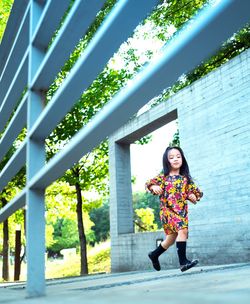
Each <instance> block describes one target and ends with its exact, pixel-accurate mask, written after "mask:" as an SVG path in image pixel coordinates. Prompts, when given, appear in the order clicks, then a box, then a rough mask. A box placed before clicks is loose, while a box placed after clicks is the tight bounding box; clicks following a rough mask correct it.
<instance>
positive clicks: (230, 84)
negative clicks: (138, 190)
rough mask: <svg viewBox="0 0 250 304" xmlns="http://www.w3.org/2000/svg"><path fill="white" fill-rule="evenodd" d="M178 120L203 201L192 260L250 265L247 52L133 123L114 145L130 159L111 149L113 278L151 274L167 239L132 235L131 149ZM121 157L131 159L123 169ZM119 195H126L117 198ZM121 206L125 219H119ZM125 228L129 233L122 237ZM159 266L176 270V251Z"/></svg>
mask: <svg viewBox="0 0 250 304" xmlns="http://www.w3.org/2000/svg"><path fill="white" fill-rule="evenodd" d="M176 117H178V122H179V130H180V141H181V147H182V148H183V150H184V152H185V156H186V158H187V160H188V163H189V166H190V169H191V174H192V175H193V177H194V178H195V179H196V180H197V181H198V184H199V185H200V187H201V188H202V190H203V191H204V194H205V195H204V198H203V199H202V201H201V202H200V203H199V204H197V205H196V206H194V205H191V204H190V208H189V210H190V212H189V219H190V226H189V240H188V253H189V255H190V256H191V257H197V258H199V259H200V263H201V265H213V264H227V263H235V262H246V261H249V260H250V234H249V232H248V227H249V224H250V201H249V189H250V177H249V176H250V152H249V151H250V140H249V139H250V124H249V117H250V50H247V51H245V52H244V53H242V54H241V55H239V56H238V57H236V58H234V59H232V60H231V61H229V62H227V63H226V64H224V65H223V66H222V67H220V68H218V69H217V70H216V71H214V72H211V73H210V74H208V75H207V76H205V77H203V78H202V79H200V80H198V81H196V82H195V83H193V84H192V85H191V86H189V87H187V88H185V89H183V90H182V91H180V92H178V93H177V94H175V95H174V96H173V97H172V98H170V99H168V100H166V102H164V103H162V104H160V105H159V106H157V107H155V108H153V109H151V110H149V111H148V112H147V113H144V114H142V115H141V116H139V117H137V118H135V119H133V120H131V121H130V122H129V123H128V124H126V125H125V126H123V127H122V128H121V129H119V130H118V131H117V132H116V133H115V134H113V136H112V137H110V147H114V145H118V146H119V145H121V146H122V145H124V144H125V145H126V147H127V148H126V151H125V150H124V149H122V151H121V152H119V149H118V155H117V150H116V156H115V153H114V149H113V148H110V164H111V168H110V171H111V172H113V173H111V175H110V182H111V202H110V203H111V205H110V208H111V246H112V249H111V252H112V257H111V258H112V271H126V270H138V269H148V268H149V267H150V263H149V261H148V258H147V252H148V251H149V250H151V249H152V248H154V247H155V240H156V238H159V237H163V236H164V235H163V233H162V232H156V233H151V232H148V233H136V234H134V233H132V232H133V231H131V229H132V228H131V227H132V226H131V224H132V216H131V192H130V191H131V190H130V189H131V184H130V167H129V166H130V162H129V160H128V159H129V148H128V147H129V144H130V143H132V142H133V141H135V140H136V139H139V138H140V137H142V136H144V135H145V134H147V133H150V132H152V131H154V130H155V129H157V128H159V127H161V126H162V125H164V124H167V123H168V122H170V121H171V120H173V119H175V118H176ZM119 153H123V155H122V154H119ZM124 153H125V154H124ZM119 155H120V156H119ZM125 155H126V156H125ZM121 156H122V157H123V159H125V160H126V159H127V160H126V163H125V164H123V165H121V163H120V160H119V157H120V159H121ZM115 157H116V158H115ZM115 159H116V160H115ZM123 161H124V160H123ZM145 161H146V160H145ZM119 167H122V171H121V170H119V169H118V168H119ZM121 172H122V173H121ZM120 174H122V178H120V177H119V176H120ZM118 179H120V180H118ZM117 187H118V188H119V192H120V191H121V192H122V193H123V194H119V193H118V191H117V189H118V188H117ZM123 190H124V191H123ZM126 192H127V193H128V196H127V197H126V195H125V196H124V193H126ZM128 198H129V200H128ZM121 206H123V209H122V211H121V212H122V215H120V216H117V210H119V208H121ZM124 206H125V207H124ZM115 210H116V212H114V211H115ZM126 213H127V216H126ZM124 225H125V228H124ZM120 226H121V227H123V229H122V230H121V231H120V232H119V229H118V228H117V227H120ZM161 263H162V266H163V267H164V268H172V267H177V266H178V263H177V257H176V252H175V248H174V247H172V248H171V249H170V250H169V251H168V252H167V253H165V254H164V255H163V256H162V257H161Z"/></svg>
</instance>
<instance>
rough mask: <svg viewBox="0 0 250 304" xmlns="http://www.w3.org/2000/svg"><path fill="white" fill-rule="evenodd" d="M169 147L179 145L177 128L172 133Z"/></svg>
mask: <svg viewBox="0 0 250 304" xmlns="http://www.w3.org/2000/svg"><path fill="white" fill-rule="evenodd" d="M169 146H170V147H180V136H179V129H178V130H177V131H176V132H175V133H174V136H173V139H172V141H171V142H170V143H169Z"/></svg>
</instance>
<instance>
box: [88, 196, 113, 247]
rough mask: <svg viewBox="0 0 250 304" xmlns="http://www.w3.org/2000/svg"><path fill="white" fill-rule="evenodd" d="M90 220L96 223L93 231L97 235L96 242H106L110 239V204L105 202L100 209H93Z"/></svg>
mask: <svg viewBox="0 0 250 304" xmlns="http://www.w3.org/2000/svg"><path fill="white" fill-rule="evenodd" d="M89 216H90V220H91V221H93V222H94V223H95V226H94V227H93V228H92V230H93V231H94V233H95V242H97V243H99V242H101V241H106V240H107V239H108V238H109V235H110V233H109V231H110V222H109V202H108V200H103V204H102V206H101V207H99V208H93V209H92V210H91V211H90V214H89Z"/></svg>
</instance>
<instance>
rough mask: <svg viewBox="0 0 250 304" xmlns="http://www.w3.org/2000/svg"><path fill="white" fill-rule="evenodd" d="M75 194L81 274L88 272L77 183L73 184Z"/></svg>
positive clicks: (80, 201) (80, 197) (79, 192)
mask: <svg viewBox="0 0 250 304" xmlns="http://www.w3.org/2000/svg"><path fill="white" fill-rule="evenodd" d="M75 188H76V194H77V207H76V212H77V224H78V234H79V241H80V255H81V275H85V274H88V262H87V242H86V236H85V232H84V225H83V218H82V194H81V187H80V185H79V184H78V183H76V184H75Z"/></svg>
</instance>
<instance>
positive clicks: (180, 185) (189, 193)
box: [146, 147, 203, 271]
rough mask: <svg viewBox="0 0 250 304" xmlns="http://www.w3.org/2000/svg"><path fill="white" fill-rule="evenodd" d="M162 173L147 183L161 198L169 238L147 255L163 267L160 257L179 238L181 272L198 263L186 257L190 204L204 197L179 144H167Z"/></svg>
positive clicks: (161, 209)
mask: <svg viewBox="0 0 250 304" xmlns="http://www.w3.org/2000/svg"><path fill="white" fill-rule="evenodd" d="M163 171H164V172H163V174H159V175H157V176H156V177H155V178H153V179H151V180H149V181H148V182H147V183H146V188H147V189H148V190H149V191H151V193H152V194H154V195H159V197H160V219H161V222H162V224H163V229H164V232H165V234H166V239H165V240H164V241H163V242H161V244H160V245H159V247H158V248H156V249H155V250H154V251H151V252H150V253H149V254H148V256H149V258H150V260H151V261H152V264H153V267H154V268H155V269H156V270H158V271H159V270H161V266H160V263H159V260H158V258H159V256H160V255H161V254H162V253H163V252H165V251H166V250H167V249H168V248H169V247H170V246H171V245H173V244H174V243H175V241H176V247H177V253H178V257H179V262H180V269H181V271H186V270H188V269H190V268H192V267H194V266H195V265H197V264H198V260H193V261H190V260H188V259H187V257H186V244H187V238H188V204H187V201H186V200H189V201H191V202H192V203H193V204H196V203H197V201H199V200H200V198H201V197H202V196H203V193H202V192H201V191H200V189H199V188H198V187H197V186H196V185H195V184H194V182H193V181H192V178H191V176H190V173H189V167H188V164H187V161H186V159H185V156H184V154H183V151H182V149H181V148H179V147H168V148H167V149H166V151H165V153H164V154H163Z"/></svg>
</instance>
